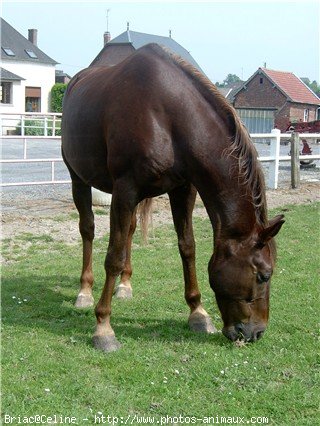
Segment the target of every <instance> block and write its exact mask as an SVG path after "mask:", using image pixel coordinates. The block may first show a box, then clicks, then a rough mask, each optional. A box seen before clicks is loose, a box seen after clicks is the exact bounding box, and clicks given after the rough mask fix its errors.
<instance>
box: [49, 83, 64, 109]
mask: <svg viewBox="0 0 320 426" xmlns="http://www.w3.org/2000/svg"><path fill="white" fill-rule="evenodd" d="M66 89H67V84H64V83H56V84H55V85H54V86H53V87H52V89H51V111H52V112H62V102H63V96H64V93H65V91H66Z"/></svg>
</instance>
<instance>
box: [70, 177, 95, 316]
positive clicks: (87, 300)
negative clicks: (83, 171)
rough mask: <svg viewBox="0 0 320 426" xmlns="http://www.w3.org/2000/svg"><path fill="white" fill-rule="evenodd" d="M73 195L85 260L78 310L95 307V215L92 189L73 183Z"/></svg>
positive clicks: (79, 182)
mask: <svg viewBox="0 0 320 426" xmlns="http://www.w3.org/2000/svg"><path fill="white" fill-rule="evenodd" d="M72 195H73V200H74V203H75V205H76V208H77V210H78V212H79V217H80V220H79V230H80V234H81V237H82V247H83V258H82V272H81V278H80V291H79V294H78V297H77V300H76V302H75V306H76V307H77V308H87V307H89V306H93V304H94V300H93V297H92V286H93V272H92V243H93V238H94V215H93V211H92V195H91V187H90V186H88V185H86V184H84V183H83V182H81V181H80V180H73V181H72Z"/></svg>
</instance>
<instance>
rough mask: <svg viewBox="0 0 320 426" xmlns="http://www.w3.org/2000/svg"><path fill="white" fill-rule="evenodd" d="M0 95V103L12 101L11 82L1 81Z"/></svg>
mask: <svg viewBox="0 0 320 426" xmlns="http://www.w3.org/2000/svg"><path fill="white" fill-rule="evenodd" d="M0 97H1V103H2V104H11V103H12V83H9V82H6V81H2V82H1V91H0Z"/></svg>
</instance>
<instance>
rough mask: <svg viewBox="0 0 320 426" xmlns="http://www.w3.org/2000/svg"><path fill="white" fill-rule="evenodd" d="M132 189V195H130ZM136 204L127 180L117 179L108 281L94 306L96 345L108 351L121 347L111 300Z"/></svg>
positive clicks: (122, 266) (113, 203)
mask: <svg viewBox="0 0 320 426" xmlns="http://www.w3.org/2000/svg"><path fill="white" fill-rule="evenodd" d="M130 193H131V197H130V195H128V194H130ZM136 204H137V203H136V200H135V199H134V197H133V196H132V192H131V191H129V190H128V188H127V186H126V185H125V183H124V182H116V183H115V185H114V189H113V193H112V201H111V212H110V239H109V246H108V252H107V256H106V261H105V271H106V281H105V285H104V288H103V291H102V295H101V297H100V300H99V302H98V304H97V306H96V308H95V314H96V317H97V327H96V331H95V333H94V336H93V344H94V346H95V347H96V348H97V349H101V350H103V351H105V352H112V351H115V350H117V349H118V348H119V347H120V343H119V342H118V340H117V339H116V337H115V333H114V331H113V329H112V327H111V324H110V318H111V302H112V295H113V292H114V287H115V282H116V279H117V277H118V276H119V274H120V273H121V272H122V271H123V270H124V268H125V263H126V257H127V256H126V247H127V241H128V235H129V230H130V223H131V222H132V215H133V214H134V212H135V208H136Z"/></svg>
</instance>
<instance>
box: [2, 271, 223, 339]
mask: <svg viewBox="0 0 320 426" xmlns="http://www.w3.org/2000/svg"><path fill="white" fill-rule="evenodd" d="M71 281H72V282H73V283H74V286H71V285H70V282H71ZM26 283H29V286H31V287H32V290H29V288H28V287H27V286H26ZM52 283H56V285H51V284H52ZM72 293H73V295H72ZM76 294H77V279H76V278H74V277H72V279H70V276H61V275H55V276H50V277H48V279H47V282H46V281H45V279H44V278H43V277H41V276H36V275H34V276H27V277H21V278H9V279H6V278H3V283H2V322H3V325H4V327H5V326H6V325H10V326H15V327H18V328H19V329H21V328H22V329H23V330H25V329H29V330H30V329H37V330H44V331H45V332H48V333H50V334H54V335H57V336H59V337H65V338H66V339H67V340H68V339H70V340H71V341H72V339H75V338H76V340H77V341H78V342H81V343H83V344H86V345H89V346H91V345H92V343H91V335H92V334H93V330H94V327H95V315H94V311H93V308H88V309H77V308H75V307H74V302H75V298H76ZM134 297H139V295H137V294H136V295H135V296H134ZM147 303H148V302H147ZM153 303H156V302H155V301H154V299H153ZM115 304H118V305H119V304H125V307H126V309H125V311H126V314H125V315H124V314H123V313H120V312H116V313H115V314H114V315H113V317H112V325H113V328H114V330H115V333H116V335H117V336H118V338H119V340H123V341H126V340H128V339H133V340H136V341H138V340H140V341H148V342H150V344H151V343H152V344H154V343H156V342H171V343H172V342H176V343H179V342H181V343H182V342H185V341H188V340H191V341H194V342H197V343H198V344H206V343H208V342H209V341H210V342H212V343H213V344H216V345H219V346H226V345H228V344H229V343H228V342H227V341H226V339H225V338H224V337H223V336H222V334H221V333H215V334H211V335H208V334H205V333H194V332H192V331H190V330H189V327H188V324H187V315H188V314H187V309H186V317H185V319H183V318H181V319H180V318H174V312H172V317H171V318H159V317H160V315H159V317H152V318H148V317H147V315H146V316H143V315H139V316H136V315H135V313H134V311H136V308H135V309H132V311H131V310H130V304H131V301H128V300H125V301H123V300H117V301H116V302H115ZM115 311H121V309H115ZM130 312H132V315H130ZM89 336H90V337H89Z"/></svg>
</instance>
